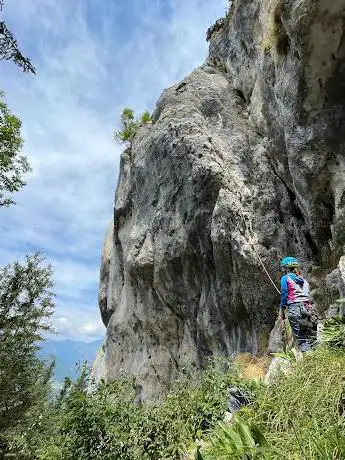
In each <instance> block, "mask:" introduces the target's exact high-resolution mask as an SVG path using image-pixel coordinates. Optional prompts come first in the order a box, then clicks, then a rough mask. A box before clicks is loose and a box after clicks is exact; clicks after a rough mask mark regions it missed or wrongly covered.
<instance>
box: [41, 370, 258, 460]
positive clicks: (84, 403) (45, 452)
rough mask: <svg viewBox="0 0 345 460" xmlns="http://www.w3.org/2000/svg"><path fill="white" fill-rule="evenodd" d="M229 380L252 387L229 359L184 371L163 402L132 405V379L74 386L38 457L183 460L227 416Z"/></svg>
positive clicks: (67, 395) (61, 405)
mask: <svg viewBox="0 0 345 460" xmlns="http://www.w3.org/2000/svg"><path fill="white" fill-rule="evenodd" d="M230 385H241V386H243V385H245V386H246V388H247V392H250V391H251V390H253V388H252V386H251V384H249V383H243V382H242V380H241V379H240V377H239V376H238V374H237V372H236V370H235V369H234V367H233V365H232V364H231V363H229V362H228V361H217V362H214V363H213V364H212V365H210V366H209V367H208V368H207V369H206V371H205V372H203V373H201V372H200V373H199V372H198V373H194V375H193V374H191V373H186V375H184V376H181V378H180V379H178V380H177V381H176V383H175V384H174V385H173V386H172V387H171V388H170V390H168V392H167V394H166V398H165V401H164V402H163V403H161V404H143V405H135V404H133V400H134V398H135V391H134V381H133V380H131V379H119V380H118V381H116V382H114V383H112V384H109V385H106V384H104V383H101V384H100V386H99V387H98V388H97V389H96V390H95V391H94V392H92V393H90V392H89V393H88V392H87V391H86V385H83V384H79V385H78V386H76V385H73V386H72V388H71V389H70V390H69V391H67V392H66V397H65V398H64V399H63V400H62V401H61V403H60V407H59V408H58V409H57V416H56V425H57V427H56V432H55V433H54V436H52V438H51V440H50V441H49V442H48V443H46V445H45V446H44V447H42V448H41V450H40V454H39V457H38V458H39V459H40V460H46V459H48V458H51V459H60V458H61V459H62V458H63V459H64V460H76V459H78V460H83V459H88V460H98V459H109V460H110V459H111V460H116V459H121V460H139V459H140V460H142V459H151V460H159V459H162V460H163V459H179V458H180V457H181V454H182V452H184V451H186V450H188V448H189V447H190V446H192V445H193V443H194V441H195V440H196V438H198V437H200V436H202V433H204V432H205V431H207V430H208V429H209V428H210V427H212V426H214V425H215V424H216V423H217V422H218V421H219V420H221V419H222V418H223V415H224V412H225V411H226V407H227V398H228V395H227V393H228V387H229V386H230ZM52 452H53V453H54V456H53V454H52ZM49 455H51V457H49Z"/></svg>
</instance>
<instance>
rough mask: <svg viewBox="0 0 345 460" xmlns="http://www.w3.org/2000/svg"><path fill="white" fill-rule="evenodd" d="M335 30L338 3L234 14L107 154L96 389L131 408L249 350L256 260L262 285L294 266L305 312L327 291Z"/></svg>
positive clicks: (267, 289)
mask: <svg viewBox="0 0 345 460" xmlns="http://www.w3.org/2000/svg"><path fill="white" fill-rule="evenodd" d="M344 17H345V0H343V1H340V0H334V1H332V3H331V5H330V4H329V2H328V1H326V0H318V1H311V0H293V1H289V2H287V1H279V0H252V1H251V2H248V1H246V0H237V1H235V2H234V3H233V5H232V7H231V11H230V12H229V14H228V15H227V18H225V20H224V21H223V23H222V25H221V27H220V28H219V29H218V30H216V31H215V32H214V33H213V34H212V36H211V40H210V54H209V58H208V59H207V61H206V62H205V63H204V65H202V66H201V67H200V68H198V69H196V70H195V71H194V72H192V73H191V74H190V75H189V76H187V77H186V78H185V79H184V80H183V81H182V82H181V83H179V84H177V85H174V86H173V87H171V88H169V89H167V90H165V91H164V92H163V94H162V96H161V97H160V99H159V101H158V103H157V107H156V110H155V112H154V116H153V122H152V125H149V126H145V127H143V128H141V129H140V130H139V131H138V133H137V135H136V137H135V139H134V142H133V145H132V146H131V148H128V149H127V150H126V151H125V152H124V153H123V155H122V158H121V166H120V177H119V181H118V186H117V191H116V199H115V212H114V220H113V226H112V227H111V229H110V230H109V231H108V235H107V238H106V243H105V250H104V252H103V256H102V268H101V283H100V308H101V313H102V318H103V321H104V323H105V325H106V326H107V344H106V354H105V362H106V366H105V367H106V378H107V379H110V380H111V379H114V378H116V377H117V376H119V375H120V374H121V373H122V372H125V373H131V374H134V375H136V376H137V389H138V398H143V399H150V398H154V397H156V396H157V395H158V394H160V392H161V391H162V389H163V388H164V387H165V385H167V384H168V383H169V382H171V380H173V379H174V377H175V375H176V373H177V372H178V371H179V370H180V369H181V368H182V367H183V366H186V365H187V366H195V367H196V368H199V367H202V366H203V365H204V364H205V361H206V359H207V357H208V356H209V355H215V354H232V353H233V352H236V351H250V352H252V353H257V352H259V351H263V350H264V349H265V347H266V346H267V338H268V335H269V330H270V328H271V327H272V324H273V323H274V318H275V314H276V306H277V305H278V302H279V295H278V294H277V292H276V290H275V289H274V287H273V286H272V284H271V283H270V281H269V279H268V277H267V275H266V274H265V273H264V271H263V268H262V264H261V261H262V262H263V263H264V265H265V266H266V268H267V270H268V271H269V273H270V274H271V276H272V278H273V279H274V280H275V281H276V282H279V273H278V263H279V259H280V258H281V257H282V256H283V255H287V254H290V255H296V256H297V257H299V258H300V259H302V260H303V261H305V263H304V270H305V271H306V273H307V274H308V277H309V278H310V280H311V282H312V283H313V284H314V287H315V290H314V294H315V298H319V299H322V298H324V297H323V295H324V293H325V292H327V289H328V287H329V286H330V285H331V287H330V289H331V290H332V292H333V294H334V291H336V292H338V291H340V290H341V289H342V287H341V286H340V285H341V283H340V281H339V280H340V278H341V276H340V275H339V273H340V272H339V270H340V269H338V268H337V264H338V262H339V259H340V257H341V256H342V254H343V252H344V243H345V230H344V222H345V218H344V216H345V214H344V209H345V181H344V178H345V174H344V171H345V156H344V137H345V130H343V129H342V128H343V120H344V98H345V91H344V88H343V87H344V85H345V78H344V77H345V75H344V73H345V59H344V54H345V42H344V30H345V29H344ZM334 270H336V271H334ZM332 271H333V275H331V272H332ZM327 276H328V284H327V283H326V281H325V278H326V277H327ZM332 280H333V281H332ZM338 281H339V282H338ZM334 295H336V294H334Z"/></svg>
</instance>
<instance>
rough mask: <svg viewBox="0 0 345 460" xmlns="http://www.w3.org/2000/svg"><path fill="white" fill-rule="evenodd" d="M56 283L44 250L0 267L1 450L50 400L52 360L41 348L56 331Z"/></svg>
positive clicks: (34, 423)
mask: <svg viewBox="0 0 345 460" xmlns="http://www.w3.org/2000/svg"><path fill="white" fill-rule="evenodd" d="M52 285H53V283H52V269H51V267H50V266H49V265H48V266H46V265H45V264H44V260H43V258H42V256H41V255H40V254H39V253H36V254H34V255H32V256H26V260H25V262H24V263H19V262H14V263H12V264H10V265H7V266H6V267H4V268H2V269H0V342H1V347H0V433H1V436H0V453H1V450H2V451H6V449H7V448H8V446H7V443H8V436H9V433H11V430H12V431H13V430H14V432H18V429H19V431H20V427H21V426H27V424H28V418H29V419H30V423H29V425H30V426H32V425H34V426H37V424H38V422H39V417H38V411H37V405H40V406H42V404H45V402H46V401H47V392H48V391H49V385H48V382H49V379H50V377H51V373H52V366H51V365H46V364H45V363H44V362H42V361H40V360H39V359H38V357H37V350H38V349H39V342H40V341H42V340H43V334H44V333H47V332H49V331H52V328H51V325H50V321H49V318H50V316H51V315H52V313H53V307H54V303H53V293H52V291H51V288H52ZM26 431H27V430H26ZM36 434H37V431H36ZM22 437H23V436H22ZM12 444H13V443H12ZM0 457H1V455H0ZM18 458H19V457H18Z"/></svg>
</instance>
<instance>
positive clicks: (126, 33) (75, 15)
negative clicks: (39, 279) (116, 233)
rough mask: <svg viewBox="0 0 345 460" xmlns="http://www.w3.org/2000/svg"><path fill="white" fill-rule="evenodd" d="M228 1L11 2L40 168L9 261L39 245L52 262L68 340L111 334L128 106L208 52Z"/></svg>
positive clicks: (16, 213)
mask: <svg viewBox="0 0 345 460" xmlns="http://www.w3.org/2000/svg"><path fill="white" fill-rule="evenodd" d="M226 5H227V0H7V1H6V0H5V10H4V14H3V15H4V18H5V20H6V22H7V24H8V26H9V28H10V29H11V30H12V32H13V33H14V34H15V36H16V37H17V39H18V41H19V43H20V45H21V49H22V51H23V54H25V55H28V56H29V57H30V58H31V59H32V62H33V63H34V64H35V66H36V67H37V71H38V74H37V76H36V77H33V76H30V75H25V74H23V73H21V71H20V70H19V69H18V68H17V67H15V66H14V65H13V64H11V63H4V62H2V63H1V67H0V87H1V88H2V89H3V90H4V92H5V94H6V101H7V103H8V105H9V107H10V109H11V110H12V112H14V113H15V114H16V115H18V116H19V117H20V118H21V120H22V122H23V137H24V140H25V144H24V152H25V153H26V154H27V156H28V158H29V161H30V163H31V166H32V168H33V172H32V173H31V174H30V175H28V177H27V186H26V187H25V188H24V189H23V190H22V191H21V192H19V193H18V194H17V195H16V197H15V199H16V201H17V205H16V206H14V207H11V208H9V209H5V210H4V209H2V210H1V220H0V232H1V239H0V265H4V264H6V263H8V262H10V261H13V260H14V259H16V258H22V257H23V255H24V254H25V253H26V252H33V251H35V250H40V251H42V252H44V254H45V255H46V257H47V260H48V261H49V262H50V263H51V264H52V265H53V267H54V270H55V274H54V279H55V291H56V294H57V298H56V313H55V315H54V319H53V321H54V325H55V327H56V328H57V329H58V330H59V333H60V335H59V337H61V338H72V339H76V340H83V341H88V340H92V339H96V338H99V337H102V336H103V335H104V332H105V330H104V327H103V325H102V323H101V320H100V315H99V311H98V305H97V290H98V278H99V264H100V252H101V246H102V242H103V238H104V234H105V231H106V227H107V225H108V224H109V222H110V220H111V218H112V212H113V211H112V208H113V201H114V193H115V186H116V182H117V176H118V165H119V155H120V153H121V150H122V148H121V146H118V145H116V144H115V143H114V142H113V130H114V128H115V127H116V124H117V123H118V120H119V117H120V114H121V112H122V109H123V108H124V107H127V106H128V107H131V108H133V109H135V110H136V111H137V112H142V111H144V110H146V109H148V110H150V111H152V110H153V109H154V106H155V102H156V100H157V99H158V97H159V95H160V93H161V92H162V90H163V89H164V88H166V87H168V86H170V85H172V84H173V83H175V82H176V81H179V80H180V79H182V78H183V77H184V76H185V75H186V74H187V73H189V72H190V71H191V70H193V69H194V68H195V67H196V66H198V65H199V64H201V63H202V62H203V60H204V59H205V57H206V55H207V43H206V41H205V33H206V29H207V27H208V26H209V25H211V24H212V23H213V22H214V21H215V20H216V19H217V18H218V17H220V16H223V15H224V12H225V9H226Z"/></svg>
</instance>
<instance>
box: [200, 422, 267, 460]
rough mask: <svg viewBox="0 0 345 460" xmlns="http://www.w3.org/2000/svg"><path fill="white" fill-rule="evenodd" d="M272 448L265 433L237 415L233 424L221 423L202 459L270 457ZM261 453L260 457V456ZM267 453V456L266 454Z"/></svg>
mask: <svg viewBox="0 0 345 460" xmlns="http://www.w3.org/2000/svg"><path fill="white" fill-rule="evenodd" d="M269 451H270V449H269V447H268V443H267V440H266V438H265V436H264V435H263V433H262V432H261V431H260V430H259V429H258V428H257V427H256V426H255V425H253V424H251V425H250V426H249V425H247V424H246V423H245V422H244V421H243V420H241V418H240V417H239V416H235V417H234V419H233V421H232V424H231V426H227V425H223V424H219V425H218V427H217V428H216V430H215V432H214V435H213V437H212V438H211V441H210V444H209V446H208V447H207V448H206V449H205V454H204V457H203V456H202V454H200V457H201V459H203V458H204V459H205V460H206V459H210V460H211V459H229V460H230V459H232V460H243V459H244V458H245V459H247V460H250V459H255V458H261V459H269V458H270V457H269V455H270V452H269ZM258 455H260V457H258ZM266 455H267V456H266Z"/></svg>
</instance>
